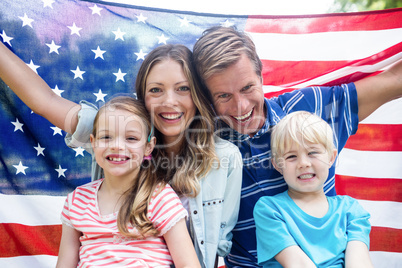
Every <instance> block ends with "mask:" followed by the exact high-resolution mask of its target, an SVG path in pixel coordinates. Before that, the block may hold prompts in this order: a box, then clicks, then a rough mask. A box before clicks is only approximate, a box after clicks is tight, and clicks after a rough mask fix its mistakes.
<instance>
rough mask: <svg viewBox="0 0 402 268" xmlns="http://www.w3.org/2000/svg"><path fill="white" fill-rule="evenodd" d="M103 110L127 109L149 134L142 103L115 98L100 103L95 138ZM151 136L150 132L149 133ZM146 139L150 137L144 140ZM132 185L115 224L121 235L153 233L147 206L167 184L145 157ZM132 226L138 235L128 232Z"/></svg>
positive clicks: (146, 117) (150, 234)
mask: <svg viewBox="0 0 402 268" xmlns="http://www.w3.org/2000/svg"><path fill="white" fill-rule="evenodd" d="M106 109H113V110H122V111H128V112H130V113H132V114H134V115H136V116H138V117H139V118H141V119H142V121H143V124H144V126H145V133H144V134H145V135H146V137H149V136H150V133H151V130H152V126H151V121H150V116H149V114H148V112H147V110H146V109H145V106H144V104H143V103H142V102H140V101H138V100H136V99H134V98H132V97H124V96H120V97H115V98H113V99H111V100H110V101H108V102H107V103H106V104H105V105H104V106H102V107H101V108H100V109H99V111H98V114H97V115H96V117H95V121H94V127H93V131H92V135H93V136H94V137H96V131H97V125H98V121H99V115H100V114H101V113H102V112H103V111H105V110H106ZM151 135H152V133H151ZM147 142H149V139H148V140H147ZM144 161H145V162H143V164H142V165H141V167H140V171H139V172H138V175H137V178H136V179H134V180H133V185H132V186H131V188H130V189H129V190H127V191H126V192H125V193H124V195H123V198H124V199H123V204H122V206H121V208H120V210H119V213H118V218H117V226H118V228H119V231H120V233H121V234H123V235H125V236H129V237H135V238H137V237H146V236H156V235H158V234H159V231H158V230H157V229H155V227H154V225H153V223H152V222H151V221H150V220H149V218H148V205H149V202H150V201H151V198H152V195H153V194H154V192H155V190H156V189H157V187H159V189H163V187H164V186H165V185H166V183H165V182H164V180H163V179H161V178H159V177H158V176H157V174H156V173H155V172H154V171H155V168H154V167H153V164H152V162H151V161H147V160H144ZM129 225H131V226H133V227H135V228H136V229H137V230H138V232H139V235H138V234H136V233H133V232H130V231H129V228H128V226H129Z"/></svg>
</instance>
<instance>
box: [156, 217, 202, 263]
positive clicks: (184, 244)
mask: <svg viewBox="0 0 402 268" xmlns="http://www.w3.org/2000/svg"><path fill="white" fill-rule="evenodd" d="M163 238H164V239H165V241H166V244H167V246H168V249H169V252H170V255H171V256H172V259H173V262H174V265H175V267H176V268H185V267H186V268H187V267H188V268H190V267H191V268H193V267H194V268H195V267H201V266H200V262H199V261H198V258H197V254H196V253H195V249H194V246H193V243H192V242H191V238H190V235H189V234H188V231H187V226H186V222H185V219H184V218H183V219H181V220H180V221H179V222H177V223H176V224H175V225H174V226H173V227H172V228H170V230H169V231H167V232H166V233H165V234H164V235H163Z"/></svg>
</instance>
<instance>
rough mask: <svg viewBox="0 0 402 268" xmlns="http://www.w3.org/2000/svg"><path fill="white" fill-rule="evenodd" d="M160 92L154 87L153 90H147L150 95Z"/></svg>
mask: <svg viewBox="0 0 402 268" xmlns="http://www.w3.org/2000/svg"><path fill="white" fill-rule="evenodd" d="M160 91H161V90H160V89H159V88H157V87H154V88H151V89H150V90H149V92H151V93H157V92H160Z"/></svg>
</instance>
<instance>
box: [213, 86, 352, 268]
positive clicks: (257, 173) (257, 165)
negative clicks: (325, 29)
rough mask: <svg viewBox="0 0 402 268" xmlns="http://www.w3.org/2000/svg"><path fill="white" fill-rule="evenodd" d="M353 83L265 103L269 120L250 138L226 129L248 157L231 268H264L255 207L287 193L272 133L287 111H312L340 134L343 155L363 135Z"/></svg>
mask: <svg viewBox="0 0 402 268" xmlns="http://www.w3.org/2000/svg"><path fill="white" fill-rule="evenodd" d="M357 106H358V105H357V93H356V87H355V85H354V84H353V83H351V84H344V85H341V86H335V87H310V88H304V89H300V90H295V91H292V92H290V93H285V94H282V95H280V96H279V97H277V98H272V99H265V109H266V122H265V124H264V126H263V127H262V128H261V129H260V131H258V133H257V134H256V135H254V136H253V137H250V136H248V135H244V134H240V133H238V132H236V131H235V130H233V129H231V128H229V127H227V126H222V128H221V129H220V136H221V137H222V138H224V139H226V140H229V141H230V142H232V143H234V144H236V145H237V146H238V147H239V149H240V152H241V154H242V157H243V181H242V192H241V195H242V196H241V201H240V212H239V219H238V222H237V224H236V226H235V228H234V229H233V231H232V233H233V238H232V243H233V244H232V249H231V252H230V254H229V255H228V256H227V257H226V258H225V263H226V266H227V267H229V268H230V267H259V265H258V262H257V242H256V237H255V223H254V218H253V209H254V205H255V203H256V202H257V201H258V199H259V198H260V197H261V196H272V195H275V194H278V193H282V192H284V191H286V190H287V185H286V183H285V181H284V179H283V177H282V175H281V174H280V173H279V172H277V171H276V170H275V168H274V167H273V166H272V163H271V145H270V141H271V129H272V127H273V126H275V125H276V124H277V123H278V122H279V121H280V120H281V119H282V118H283V117H284V116H285V115H286V114H287V113H291V112H294V111H301V110H302V111H309V112H312V113H315V114H317V115H318V116H320V117H321V118H323V119H324V120H325V121H326V122H328V124H329V125H330V126H331V128H332V129H333V131H334V142H335V145H336V148H337V150H338V152H340V151H341V149H342V148H343V147H344V145H345V143H346V141H347V139H348V138H349V136H350V135H352V134H354V133H355V132H356V131H357V126H358V121H359V120H358V115H357V113H358V107H357ZM324 191H325V193H326V194H327V195H329V196H333V195H336V193H335V165H334V166H332V167H331V168H330V170H329V176H328V179H327V181H326V183H325V185H324Z"/></svg>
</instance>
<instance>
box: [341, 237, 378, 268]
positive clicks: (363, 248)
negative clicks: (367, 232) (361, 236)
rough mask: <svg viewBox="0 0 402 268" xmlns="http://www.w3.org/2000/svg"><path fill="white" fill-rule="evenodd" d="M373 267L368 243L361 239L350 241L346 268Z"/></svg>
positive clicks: (346, 253) (347, 249) (347, 248)
mask: <svg viewBox="0 0 402 268" xmlns="http://www.w3.org/2000/svg"><path fill="white" fill-rule="evenodd" d="M357 267H361V268H373V267H374V266H373V264H372V263H371V259H370V256H369V250H368V248H367V245H366V244H365V243H363V242H361V241H357V240H356V241H349V242H348V244H347V245H346V251H345V268H357Z"/></svg>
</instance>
